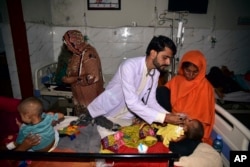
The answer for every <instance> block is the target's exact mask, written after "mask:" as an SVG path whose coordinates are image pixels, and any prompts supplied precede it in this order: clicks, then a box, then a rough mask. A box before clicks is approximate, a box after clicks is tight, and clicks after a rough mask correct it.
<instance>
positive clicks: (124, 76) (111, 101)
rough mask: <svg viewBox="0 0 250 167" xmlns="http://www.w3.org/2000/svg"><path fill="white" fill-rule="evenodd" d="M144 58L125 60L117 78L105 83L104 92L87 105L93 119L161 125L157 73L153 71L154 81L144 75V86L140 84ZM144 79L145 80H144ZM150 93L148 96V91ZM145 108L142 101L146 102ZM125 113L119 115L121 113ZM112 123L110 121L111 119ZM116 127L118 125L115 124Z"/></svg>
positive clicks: (162, 109)
mask: <svg viewBox="0 0 250 167" xmlns="http://www.w3.org/2000/svg"><path fill="white" fill-rule="evenodd" d="M146 70H147V68H146V57H145V56H144V57H136V58H130V59H127V60H125V61H124V62H122V63H121V65H120V66H119V68H118V70H117V72H116V74H115V75H114V77H113V78H112V80H111V81H110V82H109V83H108V85H107V87H106V89H105V91H104V92H103V93H102V94H100V95H99V96H98V97H96V98H95V99H94V100H93V101H92V102H91V103H90V104H89V105H88V110H89V112H90V114H91V116H92V117H94V118H95V117H97V116H100V115H104V116H106V117H107V118H111V119H112V118H114V117H118V118H119V119H127V120H129V119H131V120H132V119H133V118H134V117H135V115H138V116H139V117H140V118H142V119H143V120H145V121H146V122H147V123H149V124H151V123H152V122H159V123H163V121H164V118H165V114H166V113H167V111H166V110H165V109H164V108H162V107H161V106H160V105H159V104H158V103H157V100H156V93H155V92H156V88H157V85H158V79H159V75H160V73H159V71H158V70H156V69H154V70H152V71H151V72H150V73H151V74H152V73H153V71H154V75H153V77H151V76H150V75H147V78H146V83H144V84H142V85H143V86H142V89H141V90H140V91H139V90H138V89H139V87H140V88H141V81H142V79H143V73H144V74H145V71H146ZM144 78H145V77H144ZM150 88H151V92H150V94H149V96H148V93H149V89H150ZM147 96H148V102H147V104H144V103H143V101H142V99H144V101H145V100H146V99H147ZM125 108H126V109H127V110H126V111H127V112H126V113H125V114H124V113H123V114H121V115H120V116H122V117H123V118H121V117H119V114H120V113H121V111H122V110H124V109H125ZM112 120H113V119H112ZM118 123H119V122H118Z"/></svg>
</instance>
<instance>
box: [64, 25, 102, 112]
mask: <svg viewBox="0 0 250 167" xmlns="http://www.w3.org/2000/svg"><path fill="white" fill-rule="evenodd" d="M63 41H64V44H65V45H66V46H67V48H68V50H69V51H71V52H72V53H73V55H72V57H70V58H69V61H68V67H67V71H66V76H65V77H63V82H64V83H66V84H70V85H71V89H72V93H73V102H74V105H75V106H79V105H80V107H76V108H75V111H77V110H78V109H81V108H83V107H86V106H87V105H88V104H89V103H90V102H91V101H92V100H93V99H94V98H95V97H97V96H98V95H99V94H100V93H102V92H103V90H104V87H103V85H104V81H103V76H102V68H101V61H100V58H99V55H98V53H97V51H96V50H95V48H94V47H92V46H91V45H90V44H88V43H87V42H85V41H84V37H83V35H82V33H81V32H80V31H78V30H69V31H67V32H66V33H65V34H64V36H63ZM79 112H81V111H78V114H79Z"/></svg>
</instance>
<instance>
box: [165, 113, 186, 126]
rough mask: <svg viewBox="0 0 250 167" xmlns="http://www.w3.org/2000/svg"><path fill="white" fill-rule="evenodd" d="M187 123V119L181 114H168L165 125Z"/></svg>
mask: <svg viewBox="0 0 250 167" xmlns="http://www.w3.org/2000/svg"><path fill="white" fill-rule="evenodd" d="M184 121H185V117H183V116H181V115H179V114H166V116H165V120H164V123H171V124H174V125H180V124H183V123H184Z"/></svg>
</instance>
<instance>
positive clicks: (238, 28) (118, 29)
mask: <svg viewBox="0 0 250 167" xmlns="http://www.w3.org/2000/svg"><path fill="white" fill-rule="evenodd" d="M121 1H122V3H121V10H118V11H88V10H87V8H86V3H87V0H36V1H34V0H22V5H23V11H24V12H23V13H24V19H25V23H26V29H27V36H28V45H29V52H30V59H31V68H32V73H33V77H34V71H35V69H37V68H38V67H40V66H42V65H45V64H48V63H51V62H53V61H57V58H58V56H59V52H60V47H61V45H62V35H63V34H64V33H65V32H66V31H67V30H69V29H79V30H80V31H82V33H83V34H85V35H88V37H89V39H90V41H89V42H90V43H91V44H92V45H93V46H94V47H95V48H96V49H97V51H98V53H99V54H100V57H101V60H102V66H103V72H104V74H107V75H112V74H113V73H114V72H115V71H116V69H117V66H118V65H119V63H120V62H121V61H123V60H124V59H125V58H127V57H134V56H142V55H144V54H145V49H146V46H147V44H148V42H149V40H150V39H151V38H152V36H153V35H159V34H161V35H166V36H169V37H172V32H173V40H174V41H175V39H176V33H177V23H178V21H177V20H175V21H174V26H173V28H172V26H171V25H172V22H171V21H169V20H166V22H165V23H164V24H162V25H158V23H159V22H158V21H159V20H153V18H154V6H155V4H156V7H157V10H158V12H159V13H162V12H163V11H164V10H166V8H167V3H168V1H167V0H155V1H154V0H121ZM3 2H4V1H0V9H1V31H2V36H3V42H4V47H5V49H6V55H7V59H8V63H9V68H10V73H11V81H12V88H13V93H14V97H20V96H21V95H20V89H19V84H18V83H19V82H18V75H17V70H16V66H15V61H14V59H15V56H14V51H13V43H12V36H11V32H10V29H9V24H8V17H7V16H8V15H7V14H6V8H5V7H6V6H5V3H3ZM249 9H250V1H249V0H237V1H236V0H210V1H209V6H208V13H207V14H189V15H187V16H184V19H187V21H188V22H187V24H185V25H184V26H185V33H184V39H185V40H184V43H183V45H182V46H180V45H179V46H178V53H177V56H178V57H181V56H182V54H183V53H184V52H186V51H187V50H190V49H199V50H201V51H202V52H204V54H205V56H206V58H207V62H208V70H209V68H210V67H211V66H214V65H216V66H221V65H227V66H228V67H229V69H231V70H234V71H235V73H244V72H246V71H247V70H250V63H249V62H250V55H249V53H250V47H249V43H250V26H249V25H244V26H243V25H237V19H238V17H239V16H248V17H250V10H249ZM84 12H86V21H87V26H86V24H84V23H86V22H84V17H83V14H84ZM213 16H216V17H215V18H216V19H215V20H213ZM166 18H168V19H169V18H175V19H176V18H179V15H178V14H176V13H167V14H166ZM133 21H135V22H137V27H133V26H131V25H132V22H133ZM213 21H215V22H213ZM152 23H155V24H152ZM152 25H154V26H152ZM125 33H127V34H128V36H125V35H124V34H125ZM212 36H214V37H216V40H217V42H216V44H215V47H214V48H212V47H211V37H212Z"/></svg>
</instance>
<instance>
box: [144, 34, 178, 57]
mask: <svg viewBox="0 0 250 167" xmlns="http://www.w3.org/2000/svg"><path fill="white" fill-rule="evenodd" d="M165 47H167V48H169V49H171V50H172V52H173V55H175V54H176V45H175V43H174V42H173V41H172V40H171V39H170V38H168V37H166V36H163V35H159V36H157V37H156V36H154V37H153V38H152V39H151V41H150V43H149V44H148V47H147V50H146V55H147V56H148V55H150V51H151V50H155V51H156V52H157V53H159V52H161V51H163V50H164V49H165Z"/></svg>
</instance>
